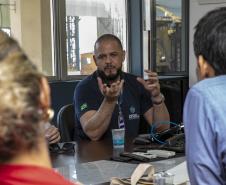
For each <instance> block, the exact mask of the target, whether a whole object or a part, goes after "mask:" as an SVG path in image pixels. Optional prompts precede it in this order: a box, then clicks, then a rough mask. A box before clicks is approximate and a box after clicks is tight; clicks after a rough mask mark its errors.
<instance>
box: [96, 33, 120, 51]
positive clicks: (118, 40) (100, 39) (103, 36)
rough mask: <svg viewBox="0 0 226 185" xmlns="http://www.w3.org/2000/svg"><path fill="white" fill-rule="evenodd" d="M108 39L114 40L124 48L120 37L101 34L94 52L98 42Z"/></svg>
mask: <svg viewBox="0 0 226 185" xmlns="http://www.w3.org/2000/svg"><path fill="white" fill-rule="evenodd" d="M107 40H114V41H116V42H117V43H118V45H119V46H120V48H121V49H122V50H123V47H122V43H121V41H120V39H119V38H118V37H117V36H115V35H113V34H104V35H101V36H100V37H99V38H98V39H97V40H96V42H95V44H94V53H96V47H97V44H98V43H101V42H103V41H107Z"/></svg>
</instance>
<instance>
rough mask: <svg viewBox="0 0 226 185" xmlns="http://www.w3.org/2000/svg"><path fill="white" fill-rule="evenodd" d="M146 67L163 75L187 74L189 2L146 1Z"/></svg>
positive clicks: (176, 0)
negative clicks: (186, 49) (187, 7)
mask: <svg viewBox="0 0 226 185" xmlns="http://www.w3.org/2000/svg"><path fill="white" fill-rule="evenodd" d="M143 4H144V5H143V12H144V15H143V19H144V29H143V30H144V31H143V44H144V48H146V49H144V53H143V55H144V66H148V67H149V68H152V70H154V71H156V72H158V73H159V74H160V75H161V74H162V75H163V74H164V75H165V74H167V75H171V74H172V75H175V74H176V75H178V74H185V73H186V57H185V45H186V43H185V41H186V39H185V38H186V32H187V31H186V29H185V26H186V24H185V22H186V20H185V14H186V11H185V1H182V0H171V1H168V0H143Z"/></svg>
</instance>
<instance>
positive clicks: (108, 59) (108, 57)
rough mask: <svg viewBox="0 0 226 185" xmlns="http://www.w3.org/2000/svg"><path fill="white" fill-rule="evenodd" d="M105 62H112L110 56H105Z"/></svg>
mask: <svg viewBox="0 0 226 185" xmlns="http://www.w3.org/2000/svg"><path fill="white" fill-rule="evenodd" d="M105 62H106V63H108V64H110V63H111V62H112V58H111V56H110V55H107V57H106V61H105Z"/></svg>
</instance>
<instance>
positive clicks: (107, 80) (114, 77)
mask: <svg viewBox="0 0 226 185" xmlns="http://www.w3.org/2000/svg"><path fill="white" fill-rule="evenodd" d="M97 74H98V76H99V77H100V78H101V79H102V81H103V83H105V84H107V85H110V82H113V81H115V80H117V78H118V77H119V76H120V77H121V74H122V69H118V70H117V73H116V74H115V75H109V76H106V75H105V73H104V72H103V71H100V70H97Z"/></svg>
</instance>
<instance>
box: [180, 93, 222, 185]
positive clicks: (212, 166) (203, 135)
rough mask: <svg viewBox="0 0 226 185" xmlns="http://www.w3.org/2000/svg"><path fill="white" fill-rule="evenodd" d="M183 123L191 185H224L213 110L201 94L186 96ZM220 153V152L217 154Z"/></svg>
mask: <svg viewBox="0 0 226 185" xmlns="http://www.w3.org/2000/svg"><path fill="white" fill-rule="evenodd" d="M183 121H184V124H185V136H186V158H187V167H188V174H189V178H190V182H191V184H202V185H205V184H206V185H207V184H208V185H209V184H214V185H218V184H225V182H223V180H222V174H221V172H222V166H221V165H220V163H219V156H218V154H217V153H218V151H217V150H218V149H219V147H218V146H219V143H218V138H217V133H216V128H215V124H217V120H216V119H215V116H214V112H213V107H212V106H211V105H209V101H208V98H206V97H205V96H204V95H203V94H202V93H201V91H198V90H196V89H191V90H190V91H189V93H188V95H187V98H186V101H185V105H184V114H183ZM220 153H221V152H220Z"/></svg>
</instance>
